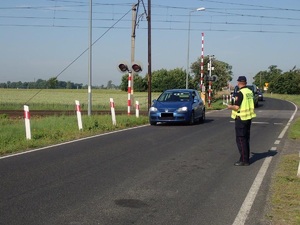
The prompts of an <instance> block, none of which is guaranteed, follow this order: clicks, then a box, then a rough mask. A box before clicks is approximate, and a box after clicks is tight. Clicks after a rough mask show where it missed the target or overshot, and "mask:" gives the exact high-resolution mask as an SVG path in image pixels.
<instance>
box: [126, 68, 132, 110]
mask: <svg viewBox="0 0 300 225" xmlns="http://www.w3.org/2000/svg"><path fill="white" fill-rule="evenodd" d="M131 83H132V73H131V72H130V71H129V73H128V100H127V114H128V115H130V107H131Z"/></svg>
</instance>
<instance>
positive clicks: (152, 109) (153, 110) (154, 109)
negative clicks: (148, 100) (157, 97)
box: [149, 106, 157, 112]
mask: <svg viewBox="0 0 300 225" xmlns="http://www.w3.org/2000/svg"><path fill="white" fill-rule="evenodd" d="M149 111H150V112H157V108H155V107H153V106H152V107H150V109H149Z"/></svg>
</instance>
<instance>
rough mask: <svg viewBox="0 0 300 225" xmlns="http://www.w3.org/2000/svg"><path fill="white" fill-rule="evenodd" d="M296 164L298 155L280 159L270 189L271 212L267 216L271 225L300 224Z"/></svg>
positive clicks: (299, 193) (298, 180)
mask: <svg viewBox="0 0 300 225" xmlns="http://www.w3.org/2000/svg"><path fill="white" fill-rule="evenodd" d="M298 164H299V155H298V154H290V155H285V156H283V157H282V158H281V162H280V164H279V168H278V169H277V171H276V173H275V176H274V178H273V182H272V183H273V185H272V187H271V191H272V197H271V204H272V210H271V212H270V214H268V215H267V217H268V218H269V220H271V221H272V224H273V225H285V224H288V225H299V224H300V214H299V212H300V189H299V187H300V178H298V177H297V176H296V174H297V169H296V168H298Z"/></svg>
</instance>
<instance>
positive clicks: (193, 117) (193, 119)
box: [189, 112, 195, 125]
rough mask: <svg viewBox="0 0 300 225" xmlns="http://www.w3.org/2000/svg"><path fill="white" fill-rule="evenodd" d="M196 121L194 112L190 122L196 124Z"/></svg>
mask: <svg viewBox="0 0 300 225" xmlns="http://www.w3.org/2000/svg"><path fill="white" fill-rule="evenodd" d="M194 123H195V113H194V112H192V115H191V118H190V122H189V124H190V125H192V124H194Z"/></svg>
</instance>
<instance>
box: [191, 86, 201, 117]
mask: <svg viewBox="0 0 300 225" xmlns="http://www.w3.org/2000/svg"><path fill="white" fill-rule="evenodd" d="M192 96H193V109H194V113H195V118H199V117H200V116H202V106H203V102H202V99H201V98H200V96H199V94H198V92H197V91H195V90H194V91H193V92H192Z"/></svg>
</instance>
